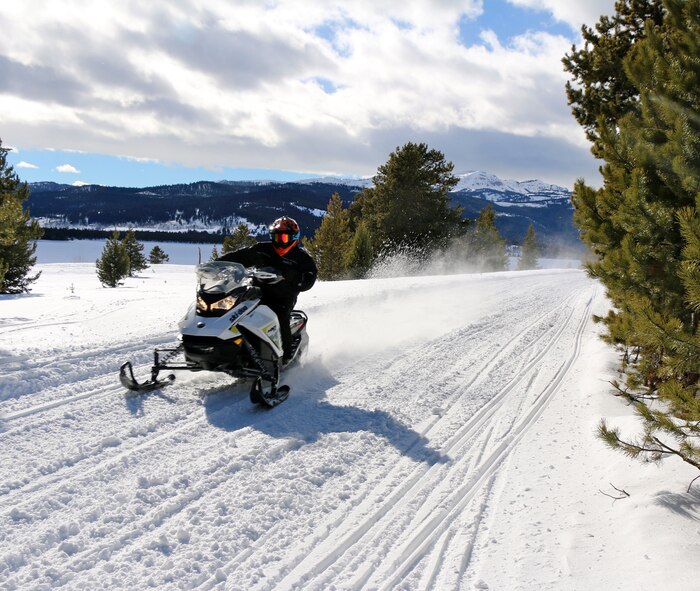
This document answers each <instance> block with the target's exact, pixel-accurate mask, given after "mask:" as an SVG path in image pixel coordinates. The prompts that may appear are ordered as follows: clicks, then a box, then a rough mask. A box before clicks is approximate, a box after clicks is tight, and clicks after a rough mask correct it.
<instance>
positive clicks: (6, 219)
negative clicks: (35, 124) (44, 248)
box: [0, 140, 42, 293]
mask: <svg viewBox="0 0 700 591" xmlns="http://www.w3.org/2000/svg"><path fill="white" fill-rule="evenodd" d="M8 152H9V150H8V149H7V148H3V147H2V141H1V140H0V293H25V292H28V291H29V285H30V284H31V283H33V282H34V281H36V280H37V279H38V278H39V275H40V273H37V274H35V275H30V274H29V273H30V271H31V268H32V267H33V266H34V265H35V264H36V256H34V253H35V252H36V243H35V241H36V240H38V239H39V238H41V235H42V230H41V228H40V227H39V224H38V223H37V221H36V220H33V219H31V218H30V216H29V211H27V210H25V209H24V208H23V206H22V204H23V203H24V202H25V201H26V200H27V198H28V197H29V187H28V185H27V183H22V182H20V180H19V177H18V176H17V174H16V173H15V172H14V169H13V167H12V166H9V165H8V164H7V153H8Z"/></svg>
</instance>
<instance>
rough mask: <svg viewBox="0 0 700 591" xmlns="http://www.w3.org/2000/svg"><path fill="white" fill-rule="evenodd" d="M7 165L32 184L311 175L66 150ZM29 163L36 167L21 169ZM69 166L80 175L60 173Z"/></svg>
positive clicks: (24, 154) (25, 154)
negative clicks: (208, 166)
mask: <svg viewBox="0 0 700 591" xmlns="http://www.w3.org/2000/svg"><path fill="white" fill-rule="evenodd" d="M7 162H8V164H10V165H11V166H12V167H13V168H14V172H15V173H17V175H18V176H19V178H20V180H22V181H26V182H28V183H34V182H39V181H53V182H54V183H61V184H66V185H72V184H73V183H75V182H80V183H88V184H101V185H107V186H113V187H153V186H157V185H166V184H167V185H172V184H178V183H193V182H196V181H222V180H237V181H252V180H271V181H292V180H299V179H305V178H309V177H311V176H314V175H311V174H302V173H297V172H287V171H283V170H271V169H264V168H220V169H217V170H210V169H207V168H204V167H201V166H200V167H187V166H181V165H170V164H168V163H164V162H158V161H154V160H134V159H131V158H120V157H117V156H107V155H103V154H89V153H85V152H70V151H63V150H22V151H21V152H19V153H18V152H10V153H9V154H8V155H7ZM21 162H26V163H29V164H31V165H32V166H35V167H36V168H27V167H25V166H19V164H20V163H21ZM65 165H69V166H70V167H72V168H73V169H76V170H77V171H78V172H59V170H58V169H59V167H64V166H65Z"/></svg>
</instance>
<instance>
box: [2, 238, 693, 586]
mask: <svg viewBox="0 0 700 591" xmlns="http://www.w3.org/2000/svg"><path fill="white" fill-rule="evenodd" d="M166 251H167V248H166ZM98 254H99V253H98ZM39 269H40V270H41V271H42V275H41V278H40V280H39V281H38V283H37V284H36V285H35V286H34V288H33V290H32V293H31V294H30V295H24V296H0V310H1V314H0V416H1V417H2V418H1V419H0V421H1V422H0V442H1V443H0V446H1V449H2V456H1V457H2V459H1V460H0V587H1V588H3V589H55V588H65V589H129V590H132V589H146V588H156V589H241V590H256V589H269V590H272V589H274V590H278V589H304V590H306V589H310V590H318V591H321V590H328V589H337V590H340V589H357V590H359V589H386V590H393V589H416V590H417V589H435V590H451V589H469V590H473V589H494V590H496V589H497V590H511V589H533V590H535V589H536V590H541V589H551V590H560V589H564V590H588V589H616V590H619V589H629V590H639V589H649V590H652V589H653V590H660V589H664V590H668V589H671V590H675V589H678V590H680V589H694V588H697V585H698V581H700V565H699V564H700V563H698V561H697V557H698V556H699V555H700V543H699V542H700V509H699V506H700V494H699V493H698V490H699V488H700V487H697V486H696V487H695V488H693V489H691V492H690V493H687V492H686V489H687V486H688V483H689V482H690V480H692V478H693V477H695V476H696V475H697V471H695V470H694V469H692V468H690V467H687V466H685V465H684V464H682V463H681V462H680V461H675V460H669V461H667V462H666V463H664V464H663V465H662V467H661V468H660V469H659V468H657V467H655V466H643V465H640V464H638V463H634V462H631V461H628V460H627V459H625V458H624V457H623V456H622V455H620V454H616V453H613V452H610V451H608V450H607V449H605V448H604V447H603V445H602V444H601V443H600V442H599V441H598V440H597V439H595V437H594V430H595V427H596V424H597V423H598V421H599V419H600V418H601V417H603V416H605V417H608V419H609V420H610V421H611V423H612V424H614V425H620V426H622V427H623V428H624V429H626V430H628V431H629V430H631V429H633V428H634V426H635V425H636V421H635V419H633V418H632V411H631V409H630V408H629V407H627V406H625V405H624V404H623V402H622V401H620V400H618V399H616V398H614V397H612V396H611V395H610V394H609V390H610V387H609V384H608V381H609V380H611V379H613V378H615V377H616V374H615V370H614V368H615V362H616V359H615V354H614V352H612V351H610V350H609V349H607V348H606V346H605V345H604V344H603V343H602V342H601V341H600V340H599V339H598V338H597V336H596V335H597V334H598V332H599V331H600V327H598V326H597V325H594V324H593V323H592V321H591V320H590V317H591V314H593V313H598V314H602V313H604V312H605V311H606V309H607V308H606V302H605V299H604V291H603V289H602V288H601V287H600V286H599V285H597V284H596V283H595V282H593V281H592V280H590V279H589V278H587V277H586V275H585V273H584V272H582V271H580V270H577V269H546V270H541V271H532V272H522V273H517V272H506V273H494V274H484V275H466V274H465V275H447V276H427V277H416V278H401V279H373V280H368V281H346V282H335V283H325V282H320V283H318V284H317V285H316V286H315V287H314V288H313V289H312V290H311V291H310V292H307V293H304V294H302V296H301V297H300V300H299V306H300V307H301V308H303V309H305V310H306V311H307V313H308V314H309V318H310V320H309V335H310V339H311V347H310V351H309V353H308V356H307V357H306V358H305V359H304V361H303V363H302V364H301V365H300V366H298V367H296V368H294V369H293V370H290V371H289V372H288V373H287V374H286V375H285V379H284V381H285V382H286V383H288V384H289V385H290V386H291V387H292V391H291V395H290V398H289V400H288V401H287V402H285V403H284V404H283V405H281V406H280V407H278V408H275V409H273V410H263V409H261V408H258V407H255V406H252V405H251V404H250V402H249V399H248V394H247V391H248V385H246V384H236V383H234V382H233V381H232V379H230V378H228V377H226V376H220V375H216V374H211V373H200V374H189V375H188V374H180V375H179V376H178V379H177V381H176V382H175V383H174V384H173V385H172V386H170V387H169V388H167V389H164V390H163V391H156V392H152V393H150V394H148V395H144V396H141V397H137V396H128V395H126V394H125V392H124V391H123V389H122V388H121V386H120V385H119V382H118V379H117V370H118V367H119V365H120V364H121V363H122V362H123V361H126V360H127V359H131V360H132V361H133V362H134V366H135V368H136V371H137V374H138V375H139V376H140V377H144V378H145V377H146V375H147V374H148V368H149V365H150V360H151V351H152V349H153V347H154V346H159V345H167V344H170V343H174V342H175V341H176V338H177V321H178V319H179V318H180V317H181V316H182V314H183V313H184V312H185V309H186V308H187V307H188V305H189V304H190V302H191V300H192V297H193V293H194V273H193V267H192V265H160V266H158V267H156V268H154V269H148V270H146V271H144V272H142V274H141V275H139V276H138V277H136V278H133V279H129V280H127V281H126V283H125V285H124V286H123V287H120V288H117V289H106V288H102V287H100V285H99V283H98V281H97V278H96V276H95V270H94V264H93V263H92V262H86V263H71V264H68V263H54V264H44V265H40V266H39ZM612 485H615V486H617V487H618V488H620V489H624V490H626V491H627V492H628V493H629V494H630V497H629V498H625V499H622V500H618V501H613V499H611V498H610V497H608V496H605V495H604V494H602V493H603V492H604V493H608V494H612V495H616V494H617V493H616V491H615V489H614V488H613V487H612ZM601 491H602V492H601Z"/></svg>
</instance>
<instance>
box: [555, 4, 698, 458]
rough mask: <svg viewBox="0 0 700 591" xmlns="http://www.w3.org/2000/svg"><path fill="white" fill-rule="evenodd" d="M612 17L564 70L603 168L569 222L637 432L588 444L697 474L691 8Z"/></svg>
mask: <svg viewBox="0 0 700 591" xmlns="http://www.w3.org/2000/svg"><path fill="white" fill-rule="evenodd" d="M616 11H617V14H616V15H615V17H613V18H611V19H609V18H604V19H601V22H600V23H599V26H598V27H597V30H598V34H597V36H595V37H591V38H590V39H587V46H586V47H585V48H584V49H582V50H579V51H573V52H572V54H571V55H569V56H567V59H565V62H564V63H565V66H566V67H567V69H569V71H570V72H572V73H573V74H574V76H575V77H576V79H577V81H578V82H579V84H578V87H579V89H578V90H576V91H575V90H573V89H572V88H570V89H569V91H570V92H569V99H570V102H571V103H572V106H573V108H574V114H575V116H576V117H577V119H578V120H579V122H580V123H581V124H582V125H583V126H584V128H586V131H587V133H588V135H589V138H590V139H592V140H593V142H594V147H593V152H594V153H595V154H596V155H597V156H598V157H600V158H602V159H603V160H604V166H603V167H602V173H603V179H604V184H603V187H602V188H600V189H598V190H594V189H592V188H590V187H588V186H586V185H585V183H584V182H583V181H579V182H578V183H577V184H576V187H575V190H574V194H573V197H572V201H573V204H574V207H575V214H574V218H575V221H576V223H577V224H578V226H579V228H580V230H581V235H582V238H583V240H584V241H585V242H587V243H588V244H589V246H590V247H591V250H592V251H593V253H594V254H595V260H594V261H593V262H591V263H589V264H588V266H587V268H588V271H589V273H590V274H591V275H592V276H593V277H597V278H599V279H600V280H601V281H602V282H603V283H604V285H605V286H606V289H607V294H608V296H609V297H610V299H611V301H612V303H613V304H614V306H615V309H614V311H612V312H611V313H610V314H609V315H608V316H607V317H606V318H604V319H601V320H602V321H603V322H604V323H605V324H606V325H607V328H608V335H607V339H608V340H609V341H610V342H613V343H615V344H617V345H618V346H620V347H621V349H622V350H623V351H624V352H625V356H624V362H625V364H624V369H625V373H626V386H625V387H624V388H621V390H623V391H625V392H628V393H632V394H630V396H631V398H632V399H633V401H634V402H633V403H634V405H635V407H636V410H637V413H638V415H639V416H640V418H641V420H642V423H643V433H642V435H641V436H640V437H639V438H637V439H636V440H631V441H630V440H624V439H623V438H622V436H621V434H620V433H619V431H618V430H616V429H611V428H609V427H608V426H607V425H606V424H605V423H602V424H601V425H600V429H599V434H600V436H601V437H602V438H603V439H604V440H605V441H606V442H607V443H608V444H609V445H611V446H613V447H615V448H617V449H620V450H621V451H623V452H624V453H626V454H628V455H630V456H633V457H638V458H642V459H645V460H649V461H657V460H660V459H661V458H663V457H666V456H669V455H676V456H678V457H680V458H681V459H683V460H684V461H685V462H687V463H689V464H691V465H693V466H695V467H697V468H700V452H699V450H698V441H699V440H698V437H700V430H699V425H700V383H699V381H698V380H699V377H700V335H699V334H698V313H699V312H700V115H699V113H700V0H664V1H663V2H661V1H652V0H646V1H632V0H627V1H619V2H617V3H616ZM611 23H614V24H615V26H613V25H612V24H611ZM584 32H585V31H584ZM589 33H590V35H593V33H592V32H590V31H589ZM591 39H594V40H595V42H593V41H591ZM606 61H607V62H609V63H611V64H612V63H614V64H619V66H621V67H620V68H619V69H618V70H617V72H614V71H607V70H606V75H607V76H609V77H611V79H612V80H613V82H611V81H610V80H611V79H605V77H604V76H602V74H601V69H600V66H601V64H603V63H606ZM606 80H607V83H604V84H602V85H601V82H605V81H606ZM614 89H617V90H616V91H615V92H619V95H618V94H615V93H613V94H612V95H610V97H608V98H609V101H607V99H606V96H607V95H606V94H605V93H607V92H608V91H611V90H614ZM606 101H607V102H606ZM635 392H638V393H639V394H634V393H635Z"/></svg>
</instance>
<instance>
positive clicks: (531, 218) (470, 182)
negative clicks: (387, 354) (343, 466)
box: [29, 172, 578, 245]
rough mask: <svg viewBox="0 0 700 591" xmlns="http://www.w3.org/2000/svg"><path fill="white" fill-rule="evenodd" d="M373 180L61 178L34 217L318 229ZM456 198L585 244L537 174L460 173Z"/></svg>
mask: <svg viewBox="0 0 700 591" xmlns="http://www.w3.org/2000/svg"><path fill="white" fill-rule="evenodd" d="M371 185H372V179H371V178H352V177H311V178H308V179H304V180H300V181H289V182H279V181H270V180H260V181H218V182H210V181H200V182H196V183H189V184H179V185H163V186H155V187H142V188H133V187H103V186H98V185H88V186H82V187H75V186H72V185H60V184H57V183H33V184H31V185H30V192H31V194H30V198H29V207H30V210H31V212H32V215H33V216H34V217H36V218H37V219H40V220H41V223H42V224H43V226H44V227H46V228H50V229H56V228H59V229H63V228H70V229H82V230H103V231H104V230H109V229H112V228H115V227H116V228H126V227H129V226H131V227H133V228H137V229H139V230H142V231H144V230H145V231H165V232H173V233H183V232H188V231H189V232H191V231H200V232H210V233H212V234H220V233H222V232H227V231H228V230H230V228H232V227H235V226H236V225H237V224H238V223H245V224H247V225H248V226H249V227H250V228H251V231H253V232H254V233H257V232H262V233H264V231H265V228H266V226H267V224H269V222H270V220H273V219H275V218H276V217H279V216H280V215H292V216H293V217H294V218H295V219H297V221H298V222H299V223H300V225H301V227H302V230H303V232H304V233H305V234H306V235H311V234H313V232H314V231H315V230H316V228H318V226H319V225H320V223H321V220H322V219H323V216H324V215H325V211H326V207H327V205H328V201H329V199H330V197H331V195H332V194H333V193H338V194H339V195H340V197H341V199H343V201H344V202H345V204H346V205H348V204H350V203H351V202H352V201H353V199H354V198H355V195H357V193H359V192H360V191H362V189H364V188H366V187H368V186H371ZM451 195H452V204H453V205H459V206H461V207H462V208H463V210H464V215H465V216H466V217H471V218H472V219H473V218H475V217H477V216H478V214H479V211H480V210H481V209H483V208H484V207H486V206H487V205H488V204H489V203H492V204H494V207H495V209H496V214H497V224H498V225H499V230H500V231H501V233H502V234H503V236H504V237H505V238H506V239H507V240H508V241H509V242H512V243H519V242H520V241H521V240H522V238H523V237H524V236H525V233H526V231H527V228H528V226H529V224H531V223H532V224H534V225H535V229H536V231H537V233H538V236H539V237H540V238H541V239H542V240H543V241H544V242H550V243H554V242H564V243H566V244H568V245H574V244H578V234H577V231H576V229H575V228H574V226H573V220H572V209H571V205H570V203H569V192H568V191H567V190H566V189H565V188H563V187H558V186H556V185H552V184H548V183H545V182H542V181H538V180H529V181H513V180H502V179H500V178H498V177H497V176H495V175H492V174H488V173H485V172H468V173H465V174H461V175H459V183H458V185H457V186H456V187H455V189H454V191H453V192H452V194H451Z"/></svg>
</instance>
